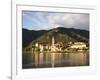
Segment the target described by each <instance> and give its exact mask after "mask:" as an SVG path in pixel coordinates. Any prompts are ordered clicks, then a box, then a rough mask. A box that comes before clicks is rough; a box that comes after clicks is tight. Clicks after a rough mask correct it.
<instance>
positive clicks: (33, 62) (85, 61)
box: [22, 53, 89, 69]
mask: <svg viewBox="0 0 100 80" xmlns="http://www.w3.org/2000/svg"><path fill="white" fill-rule="evenodd" d="M22 64H23V65H22V67H23V69H26V68H50V67H73V66H89V53H23V55H22Z"/></svg>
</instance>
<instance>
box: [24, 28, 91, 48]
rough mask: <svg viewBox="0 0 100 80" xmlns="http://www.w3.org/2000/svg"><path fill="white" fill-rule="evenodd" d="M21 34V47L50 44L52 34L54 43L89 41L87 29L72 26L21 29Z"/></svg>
mask: <svg viewBox="0 0 100 80" xmlns="http://www.w3.org/2000/svg"><path fill="white" fill-rule="evenodd" d="M22 35H23V40H22V43H23V48H25V47H27V46H30V45H32V44H33V43H36V42H38V43H40V44H51V40H52V36H55V43H58V42H62V43H63V44H67V43H68V42H70V41H71V42H76V41H82V42H86V43H88V42H89V31H87V30H80V29H74V28H63V27H58V28H54V29H51V30H39V31H35V30H27V29H23V30H22Z"/></svg>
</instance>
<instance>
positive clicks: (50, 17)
mask: <svg viewBox="0 0 100 80" xmlns="http://www.w3.org/2000/svg"><path fill="white" fill-rule="evenodd" d="M23 25H24V26H26V27H25V28H27V29H30V28H31V29H33V30H41V29H52V28H55V27H66V28H78V29H86V30H89V14H82V13H54V12H35V11H24V12H23Z"/></svg>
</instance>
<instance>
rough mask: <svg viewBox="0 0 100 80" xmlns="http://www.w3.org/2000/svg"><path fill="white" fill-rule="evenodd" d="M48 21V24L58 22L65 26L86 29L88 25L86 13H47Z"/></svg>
mask: <svg viewBox="0 0 100 80" xmlns="http://www.w3.org/2000/svg"><path fill="white" fill-rule="evenodd" d="M47 18H48V22H49V23H50V24H59V25H62V27H66V28H70V27H73V28H81V29H88V27H89V15H88V14H70V13H69V14H63V15H59V14H56V16H55V15H54V16H53V15H48V16H47Z"/></svg>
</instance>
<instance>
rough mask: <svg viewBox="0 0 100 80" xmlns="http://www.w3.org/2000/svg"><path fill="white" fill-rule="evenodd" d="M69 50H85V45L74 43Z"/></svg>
mask: <svg viewBox="0 0 100 80" xmlns="http://www.w3.org/2000/svg"><path fill="white" fill-rule="evenodd" d="M70 48H79V49H82V48H86V44H85V43H84V42H75V43H74V44H73V45H71V46H70Z"/></svg>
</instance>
